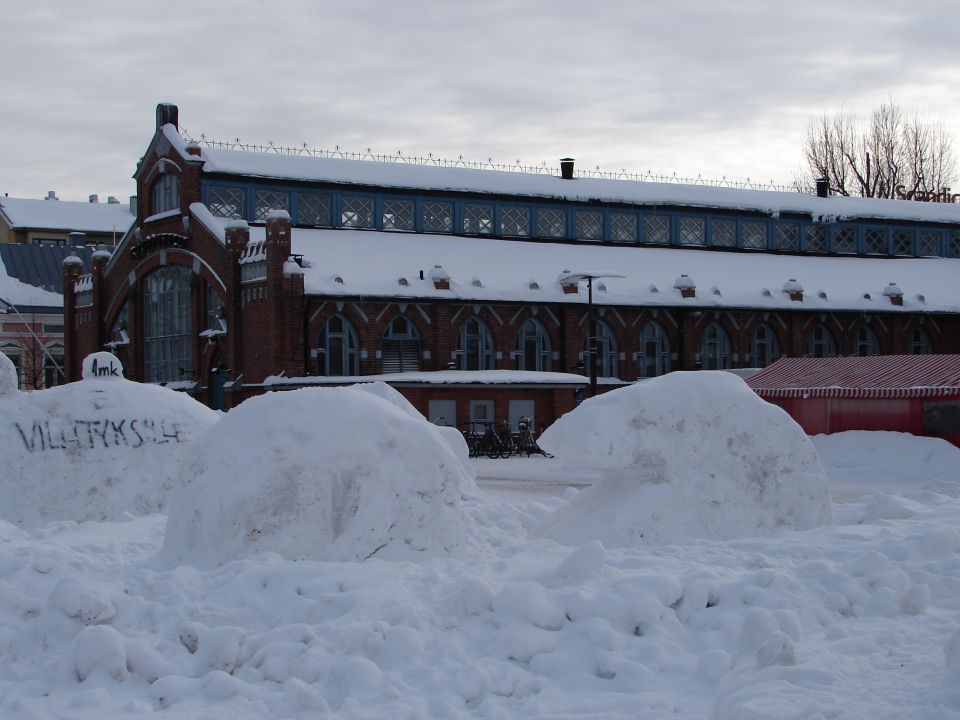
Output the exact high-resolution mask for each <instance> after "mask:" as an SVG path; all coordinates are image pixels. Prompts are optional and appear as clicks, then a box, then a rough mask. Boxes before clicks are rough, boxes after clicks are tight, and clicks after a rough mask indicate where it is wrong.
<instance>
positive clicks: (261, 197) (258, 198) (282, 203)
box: [253, 189, 290, 222]
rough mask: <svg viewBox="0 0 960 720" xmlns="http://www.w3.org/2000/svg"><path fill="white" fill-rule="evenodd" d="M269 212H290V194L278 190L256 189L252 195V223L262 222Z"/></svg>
mask: <svg viewBox="0 0 960 720" xmlns="http://www.w3.org/2000/svg"><path fill="white" fill-rule="evenodd" d="M271 210H286V211H287V212H290V194H289V193H287V192H284V191H280V190H264V189H257V190H254V193H253V221H254V222H264V221H266V219H267V215H269V214H270V211H271Z"/></svg>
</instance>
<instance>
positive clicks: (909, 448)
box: [811, 430, 960, 500]
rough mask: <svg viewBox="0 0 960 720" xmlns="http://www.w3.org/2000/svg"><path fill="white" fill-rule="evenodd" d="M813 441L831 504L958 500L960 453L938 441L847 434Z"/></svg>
mask: <svg viewBox="0 0 960 720" xmlns="http://www.w3.org/2000/svg"><path fill="white" fill-rule="evenodd" d="M811 440H812V441H813V446H814V447H815V448H816V449H817V453H818V454H819V455H820V461H821V462H822V463H823V467H824V469H825V470H826V471H827V475H828V476H829V478H830V486H831V487H832V488H833V496H834V499H835V500H852V499H854V498H856V497H858V496H860V495H867V494H872V493H879V492H884V493H890V494H894V493H898V492H904V491H909V492H916V491H918V490H933V491H935V492H939V493H944V494H946V495H952V496H955V497H956V496H957V495H960V448H958V447H956V446H955V445H951V444H950V443H948V442H947V441H946V440H943V439H941V438H932V437H917V436H915V435H911V434H909V433H902V432H884V431H880V430H849V431H847V432H841V433H834V434H833V435H814V436H813V437H812V438H811ZM918 459H919V460H920V462H918Z"/></svg>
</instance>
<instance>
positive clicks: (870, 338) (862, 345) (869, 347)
mask: <svg viewBox="0 0 960 720" xmlns="http://www.w3.org/2000/svg"><path fill="white" fill-rule="evenodd" d="M853 354H854V355H863V356H865V355H879V354H880V341H879V340H878V339H877V334H876V333H875V332H874V331H873V330H872V329H870V328H869V327H867V326H866V325H861V326H860V329H859V330H857V340H856V342H854V344H853Z"/></svg>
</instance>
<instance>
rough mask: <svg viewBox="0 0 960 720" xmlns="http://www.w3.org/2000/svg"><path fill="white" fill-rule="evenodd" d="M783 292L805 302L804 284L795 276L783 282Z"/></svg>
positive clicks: (792, 298) (795, 299)
mask: <svg viewBox="0 0 960 720" xmlns="http://www.w3.org/2000/svg"><path fill="white" fill-rule="evenodd" d="M783 292H785V293H786V294H787V295H789V296H790V299H791V300H793V301H795V302H803V285H801V284H800V283H798V282H797V281H796V280H794V279H793V278H790V279H789V280H787V281H786V282H785V283H784V284H783Z"/></svg>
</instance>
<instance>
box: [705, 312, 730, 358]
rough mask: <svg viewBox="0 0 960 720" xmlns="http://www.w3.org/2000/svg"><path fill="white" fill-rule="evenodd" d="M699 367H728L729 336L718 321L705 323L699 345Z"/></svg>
mask: <svg viewBox="0 0 960 720" xmlns="http://www.w3.org/2000/svg"><path fill="white" fill-rule="evenodd" d="M700 367H702V368H703V369H704V370H726V369H728V368H729V367H730V336H729V335H728V334H727V331H726V330H724V329H723V326H722V325H720V323H718V322H712V323H710V324H709V325H707V329H706V330H704V331H703V341H702V342H701V345H700Z"/></svg>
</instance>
